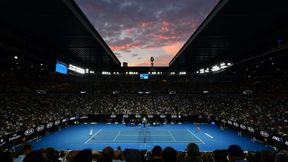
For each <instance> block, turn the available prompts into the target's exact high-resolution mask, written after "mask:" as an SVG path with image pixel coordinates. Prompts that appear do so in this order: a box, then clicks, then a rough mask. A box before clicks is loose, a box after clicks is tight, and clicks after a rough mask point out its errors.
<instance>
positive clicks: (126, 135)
mask: <svg viewBox="0 0 288 162" xmlns="http://www.w3.org/2000/svg"><path fill="white" fill-rule="evenodd" d="M120 136H121V137H138V136H140V137H142V136H143V137H146V136H149V137H170V136H171V135H137V134H136V135H128V134H121V135H120Z"/></svg>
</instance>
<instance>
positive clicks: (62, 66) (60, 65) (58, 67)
mask: <svg viewBox="0 0 288 162" xmlns="http://www.w3.org/2000/svg"><path fill="white" fill-rule="evenodd" d="M67 69H68V68H67V65H65V64H63V63H61V62H59V61H57V62H56V72H57V73H61V74H67V71H68V70H67Z"/></svg>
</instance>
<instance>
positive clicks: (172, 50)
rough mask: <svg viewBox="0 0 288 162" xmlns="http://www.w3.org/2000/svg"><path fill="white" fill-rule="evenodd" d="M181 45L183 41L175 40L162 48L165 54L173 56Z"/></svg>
mask: <svg viewBox="0 0 288 162" xmlns="http://www.w3.org/2000/svg"><path fill="white" fill-rule="evenodd" d="M182 46H183V42H177V43H175V44H171V45H167V46H164V47H163V49H164V51H165V52H166V53H167V54H169V55H172V56H174V55H175V54H176V53H177V52H178V51H179V50H180V48H181V47H182Z"/></svg>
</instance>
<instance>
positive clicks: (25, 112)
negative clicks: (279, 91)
mask: <svg viewBox="0 0 288 162" xmlns="http://www.w3.org/2000/svg"><path fill="white" fill-rule="evenodd" d="M287 106H288V102H287V96H277V97H275V96H261V97H259V96H247V95H223V94H221V95H216V94H199V95H191V94H174V95H169V94H167V95H163V94H153V93H151V94H142V95H141V94H137V93H136V94H101V95H87V94H86V95H80V94H78V95H12V96H7V95H4V96H3V95H2V96H0V107H1V109H0V111H1V113H0V124H1V125H2V127H1V128H0V135H1V136H3V135H7V134H10V133H15V132H17V131H21V130H25V129H27V128H31V127H35V126H37V125H39V124H43V123H48V122H50V121H52V122H53V121H55V120H58V119H62V118H64V117H67V116H72V115H83V114H84V115H97V114H138V113H139V114H158V115H160V114H172V115H179V114H180V115H184V114H186V115H205V116H213V117H220V118H225V119H228V120H231V121H237V122H239V123H243V124H246V125H250V126H253V127H255V128H260V129H262V130H267V131H273V132H276V133H278V134H281V135H283V136H287V132H288V121H287V120H288V110H287Z"/></svg>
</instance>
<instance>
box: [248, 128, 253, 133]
mask: <svg viewBox="0 0 288 162" xmlns="http://www.w3.org/2000/svg"><path fill="white" fill-rule="evenodd" d="M247 129H248V131H249V132H251V133H254V132H255V129H254V128H252V127H248V128H247Z"/></svg>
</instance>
